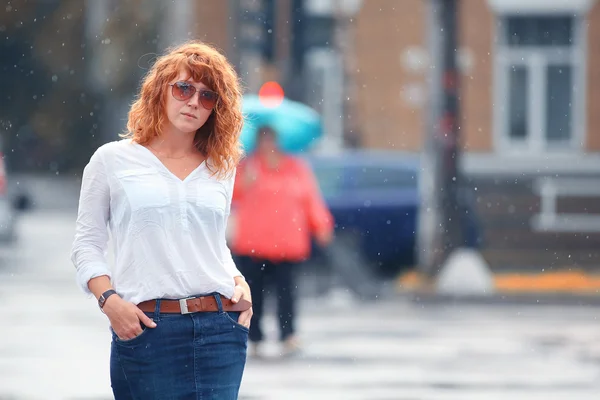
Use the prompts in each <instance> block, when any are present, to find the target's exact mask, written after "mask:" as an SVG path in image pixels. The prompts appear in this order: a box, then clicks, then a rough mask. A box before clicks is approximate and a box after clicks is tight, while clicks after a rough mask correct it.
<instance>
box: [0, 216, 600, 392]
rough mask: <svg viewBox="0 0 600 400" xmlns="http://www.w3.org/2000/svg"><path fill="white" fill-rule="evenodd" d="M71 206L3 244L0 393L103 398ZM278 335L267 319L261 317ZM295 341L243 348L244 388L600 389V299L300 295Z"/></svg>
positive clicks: (96, 331) (98, 324)
mask: <svg viewBox="0 0 600 400" xmlns="http://www.w3.org/2000/svg"><path fill="white" fill-rule="evenodd" d="M73 223H74V214H73V213H72V212H57V211H54V212H49V211H37V212H32V213H30V214H26V215H24V218H23V219H22V221H21V223H20V227H19V228H20V233H21V238H20V241H19V242H18V243H17V244H16V245H15V247H13V248H5V249H0V301H2V304H4V306H3V307H0V321H2V329H0V400H6V399H15V400H17V399H19V400H21V399H44V400H47V399H61V400H62V399H110V398H112V396H111V392H110V384H109V377H108V356H109V346H110V342H109V341H110V335H109V332H108V325H107V321H106V318H105V317H104V315H102V314H101V313H100V312H99V311H98V309H97V306H96V304H95V301H94V300H93V299H86V298H85V296H84V295H83V294H82V293H81V292H80V291H79V289H78V288H77V287H76V285H75V281H74V270H73V267H72V266H71V264H70V260H69V257H68V256H69V248H70V244H71V240H72V233H73ZM265 325H266V328H267V332H268V335H270V337H271V338H274V337H275V336H276V331H275V329H274V327H275V320H274V319H273V318H269V319H267V320H266V321H265ZM299 329H300V332H301V338H302V340H303V342H304V343H305V351H304V353H303V354H302V355H301V356H299V357H297V358H294V359H289V360H282V359H280V358H279V357H277V354H278V347H277V346H276V345H275V343H274V342H271V343H269V346H268V348H267V349H266V350H267V353H268V355H270V356H271V357H269V358H267V359H266V360H263V361H257V360H252V359H251V360H249V361H248V364H247V367H246V373H245V376H244V380H243V384H242V390H241V396H240V399H246V400H251V399H252V400H272V399H291V400H294V399H311V400H320V399H345V400H346V399H350V400H352V399H357V400H358V399H365V400H366V399H369V400H373V399H381V400H384V399H389V400H391V399H395V400H399V399H406V400H409V399H410V400H430V399H431V400H433V399H436V400H438V399H439V400H450V399H452V400H470V399H477V400H480V399H486V400H495V399H506V398H507V397H510V398H511V400H520V399H523V400H525V399H526V400H536V399H540V400H541V399H544V400H554V399H561V400H562V399H565V400H566V399H577V400H588V399H589V400H591V399H597V398H598V393H600V379H599V378H600V340H598V339H600V325H599V321H598V312H597V309H595V308H592V307H558V306H552V307H551V306H543V307H535V306H520V305H513V306H508V305H504V306H478V305H453V304H446V305H445V304H435V305H426V304H415V303H412V302H410V301H407V300H403V299H399V298H398V299H385V300H381V301H379V302H377V303H372V304H368V303H362V304H361V303H360V302H358V301H356V299H353V298H352V297H351V296H350V295H348V294H347V293H345V292H343V291H342V292H338V295H334V296H329V297H327V298H321V299H315V298H304V299H303V300H302V303H301V318H300V320H299Z"/></svg>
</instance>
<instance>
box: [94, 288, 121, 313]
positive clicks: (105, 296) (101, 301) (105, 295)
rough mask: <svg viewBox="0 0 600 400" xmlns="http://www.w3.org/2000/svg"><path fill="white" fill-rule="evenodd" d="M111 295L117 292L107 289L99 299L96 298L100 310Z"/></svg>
mask: <svg viewBox="0 0 600 400" xmlns="http://www.w3.org/2000/svg"><path fill="white" fill-rule="evenodd" d="M113 294H117V292H116V291H115V290H113V289H109V290H107V291H106V292H104V293H102V294H101V295H100V297H99V298H98V306H99V307H100V309H102V308H104V304H105V303H106V300H107V299H108V298H109V297H110V296H112V295H113Z"/></svg>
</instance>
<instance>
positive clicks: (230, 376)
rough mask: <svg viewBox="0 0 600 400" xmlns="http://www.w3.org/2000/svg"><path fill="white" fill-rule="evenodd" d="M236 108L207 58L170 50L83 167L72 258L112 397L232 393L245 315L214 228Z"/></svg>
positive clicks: (234, 95) (221, 74)
mask: <svg viewBox="0 0 600 400" xmlns="http://www.w3.org/2000/svg"><path fill="white" fill-rule="evenodd" d="M240 102H241V90H240V86H239V80H238V76H237V75H236V73H235V71H234V69H233V68H232V66H231V65H230V63H229V62H228V61H227V60H226V58H225V57H224V56H223V55H222V54H220V53H219V52H218V51H217V50H216V49H214V48H213V47H211V46H209V45H206V44H204V43H201V42H188V43H185V44H183V45H180V46H178V47H176V48H173V49H170V50H169V51H168V52H167V53H166V54H165V55H163V56H161V57H159V58H158V59H157V60H156V62H155V64H154V65H153V66H152V68H151V69H150V70H149V71H148V73H147V75H146V77H145V78H144V81H143V84H142V86H141V91H140V93H139V96H138V98H137V100H136V101H135V102H134V103H133V105H132V107H131V110H130V112H129V119H128V122H127V129H128V132H127V133H126V134H124V135H123V136H124V138H123V139H121V140H118V141H115V142H111V143H108V144H105V145H103V146H102V147H100V148H99V149H98V150H97V151H96V152H95V153H94V154H93V155H92V157H91V159H90V161H89V163H88V165H87V166H86V167H85V169H84V173H83V179H82V187H81V196H80V200H79V214H78V218H77V228H76V235H75V240H74V243H73V248H72V261H73V263H74V264H75V267H76V268H77V279H78V282H79V284H80V285H81V287H82V289H83V290H84V291H86V292H87V293H90V292H91V293H93V294H94V295H95V296H96V298H97V299H98V303H99V306H100V308H101V309H102V311H103V312H104V313H105V314H106V316H107V317H108V319H109V321H110V326H111V328H112V345H111V360H110V377H111V384H112V389H113V393H114V396H115V398H116V399H117V400H120V399H144V400H150V399H161V400H164V399H196V398H207V399H208V398H210V399H236V398H237V396H238V391H239V386H240V382H241V379H242V373H243V370H244V366H245V362H246V349H247V341H248V327H249V324H250V319H251V316H252V307H251V296H250V289H249V287H248V284H247V283H246V281H245V280H244V278H243V276H242V274H241V273H240V272H239V271H238V269H237V268H236V265H235V264H234V262H233V260H232V257H231V253H230V251H229V248H228V247H227V244H226V241H225V227H226V224H227V218H228V216H229V212H230V205H231V197H232V193H233V184H234V177H235V170H236V167H237V164H238V161H239V160H240V157H241V153H242V151H241V148H240V145H239V140H238V139H239V133H240V130H241V127H242V121H243V119H242V115H241V108H240ZM109 234H110V236H111V239H112V240H111V244H112V250H113V255H114V262H113V263H112V265H110V266H109V264H108V263H107V261H106V258H105V253H106V249H107V243H108V238H109Z"/></svg>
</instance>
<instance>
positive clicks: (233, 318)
mask: <svg viewBox="0 0 600 400" xmlns="http://www.w3.org/2000/svg"><path fill="white" fill-rule="evenodd" d="M221 315H223V316H224V317H225V319H227V321H228V322H231V323H233V325H234V327H236V328H239V329H241V330H243V331H244V332H246V333H248V332H250V329H248V328H247V327H245V326H244V325H242V324H240V323H239V322H238V319H239V318H240V313H239V312H234V311H223V312H222V313H221Z"/></svg>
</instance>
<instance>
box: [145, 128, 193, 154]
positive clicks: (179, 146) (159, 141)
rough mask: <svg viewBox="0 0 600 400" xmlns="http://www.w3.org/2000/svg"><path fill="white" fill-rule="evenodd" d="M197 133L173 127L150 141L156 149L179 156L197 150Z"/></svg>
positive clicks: (151, 145)
mask: <svg viewBox="0 0 600 400" xmlns="http://www.w3.org/2000/svg"><path fill="white" fill-rule="evenodd" d="M194 138H195V133H194V132H189V133H183V132H179V131H177V132H175V131H174V130H173V129H165V130H163V132H161V134H160V136H156V137H155V138H154V139H152V140H151V141H150V143H149V145H150V147H151V148H152V149H154V150H157V151H160V152H161V153H164V154H166V155H170V156H178V155H184V154H188V153H192V152H195V151H197V149H196V147H195V145H194Z"/></svg>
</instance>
